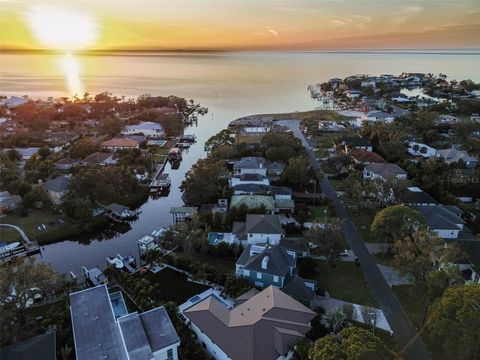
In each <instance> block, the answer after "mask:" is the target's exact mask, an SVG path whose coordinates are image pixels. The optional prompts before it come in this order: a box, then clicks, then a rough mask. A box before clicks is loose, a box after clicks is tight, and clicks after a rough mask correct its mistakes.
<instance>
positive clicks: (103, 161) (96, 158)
mask: <svg viewBox="0 0 480 360" xmlns="http://www.w3.org/2000/svg"><path fill="white" fill-rule="evenodd" d="M116 163H117V160H115V159H114V154H112V153H104V152H96V153H93V154H90V155H88V156H87V157H86V158H85V159H83V160H82V164H83V165H102V166H106V165H115V164H116Z"/></svg>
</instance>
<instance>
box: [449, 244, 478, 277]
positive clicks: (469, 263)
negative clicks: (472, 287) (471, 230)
mask: <svg viewBox="0 0 480 360" xmlns="http://www.w3.org/2000/svg"><path fill="white" fill-rule="evenodd" d="M454 241H455V245H456V246H457V247H458V248H459V249H460V252H461V254H462V255H463V258H462V259H459V260H457V261H455V264H456V265H457V266H458V269H459V270H460V271H461V272H462V274H463V278H464V279H465V283H467V284H472V283H473V284H480V241H478V240H475V239H474V240H471V239H470V240H459V241H458V240H454Z"/></svg>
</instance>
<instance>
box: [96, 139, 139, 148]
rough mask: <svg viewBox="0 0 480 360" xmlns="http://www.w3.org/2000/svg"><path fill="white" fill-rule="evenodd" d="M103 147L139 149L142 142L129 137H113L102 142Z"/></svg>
mask: <svg viewBox="0 0 480 360" xmlns="http://www.w3.org/2000/svg"><path fill="white" fill-rule="evenodd" d="M101 146H102V148H104V149H108V150H112V151H117V150H129V149H138V148H139V147H140V144H139V143H138V141H135V140H132V139H128V138H113V139H110V140H106V141H104V142H102V144H101Z"/></svg>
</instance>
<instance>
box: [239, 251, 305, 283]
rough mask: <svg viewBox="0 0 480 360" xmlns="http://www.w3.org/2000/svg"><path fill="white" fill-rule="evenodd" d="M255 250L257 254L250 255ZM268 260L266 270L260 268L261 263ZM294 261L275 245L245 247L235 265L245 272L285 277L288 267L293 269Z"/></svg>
mask: <svg viewBox="0 0 480 360" xmlns="http://www.w3.org/2000/svg"><path fill="white" fill-rule="evenodd" d="M255 249H257V250H258V251H261V252H259V253H252V250H255ZM265 258H268V261H267V267H266V269H263V268H262V262H263V260H264V259H265ZM295 263H296V259H295V258H294V257H293V256H291V255H289V254H288V253H287V251H286V250H284V249H283V248H281V247H280V246H277V245H266V246H265V247H263V246H258V245H253V246H252V245H247V247H246V248H245V249H244V250H243V252H242V254H241V255H240V257H239V258H238V260H237V265H242V266H244V267H245V269H246V270H250V271H257V272H262V273H266V274H271V275H277V276H282V277H285V276H287V274H288V273H289V269H290V267H295Z"/></svg>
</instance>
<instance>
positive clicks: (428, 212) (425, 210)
mask: <svg viewBox="0 0 480 360" xmlns="http://www.w3.org/2000/svg"><path fill="white" fill-rule="evenodd" d="M414 208H415V209H417V210H418V211H420V213H421V214H422V215H423V217H424V218H425V220H426V221H427V223H428V226H429V227H430V228H431V229H432V230H433V229H442V230H459V226H458V224H463V223H464V221H463V219H462V218H461V214H462V211H461V210H460V209H459V208H458V207H456V206H453V205H433V206H432V205H423V206H422V205H419V206H414Z"/></svg>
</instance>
